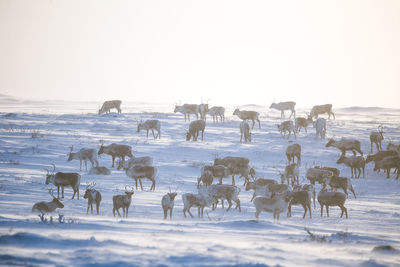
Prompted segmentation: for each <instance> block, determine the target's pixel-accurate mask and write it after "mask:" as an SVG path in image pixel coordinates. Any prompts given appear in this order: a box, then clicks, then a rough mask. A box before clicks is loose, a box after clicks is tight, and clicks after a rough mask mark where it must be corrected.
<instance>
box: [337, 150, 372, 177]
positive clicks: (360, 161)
mask: <svg viewBox="0 0 400 267" xmlns="http://www.w3.org/2000/svg"><path fill="white" fill-rule="evenodd" d="M340 163H343V164H344V165H346V166H348V167H350V168H351V178H353V172H354V176H356V177H357V178H360V175H361V170H362V173H363V177H365V176H364V172H365V160H364V157H363V156H354V155H353V156H351V157H346V156H345V155H343V154H342V155H341V156H340V158H339V159H338V160H337V161H336V164H340ZM357 170H358V175H357Z"/></svg>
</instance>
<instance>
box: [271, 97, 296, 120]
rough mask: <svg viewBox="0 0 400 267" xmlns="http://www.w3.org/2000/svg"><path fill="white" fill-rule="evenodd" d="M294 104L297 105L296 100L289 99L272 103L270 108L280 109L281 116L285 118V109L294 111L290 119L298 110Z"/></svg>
mask: <svg viewBox="0 0 400 267" xmlns="http://www.w3.org/2000/svg"><path fill="white" fill-rule="evenodd" d="M294 106H296V102H293V101H287V102H279V103H272V104H271V106H270V107H269V108H273V109H276V110H279V111H280V112H281V118H285V110H290V111H291V112H292V113H290V116H289V119H290V118H291V117H292V115H293V118H295V117H296V111H295V110H294Z"/></svg>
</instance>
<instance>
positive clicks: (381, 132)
mask: <svg viewBox="0 0 400 267" xmlns="http://www.w3.org/2000/svg"><path fill="white" fill-rule="evenodd" d="M378 133H379V134H380V135H381V138H382V140H383V126H382V124H381V125H379V126H378Z"/></svg>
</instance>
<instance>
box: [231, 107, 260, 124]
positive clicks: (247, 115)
mask: <svg viewBox="0 0 400 267" xmlns="http://www.w3.org/2000/svg"><path fill="white" fill-rule="evenodd" d="M233 115H236V116H238V117H239V118H240V119H241V120H243V121H245V120H251V121H252V122H253V125H252V126H251V129H253V128H254V121H257V122H258V128H261V124H260V119H259V116H260V113H258V112H256V111H247V110H239V109H238V108H237V109H235V111H234V112H233Z"/></svg>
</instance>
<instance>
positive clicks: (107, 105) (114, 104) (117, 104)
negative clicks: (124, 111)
mask: <svg viewBox="0 0 400 267" xmlns="http://www.w3.org/2000/svg"><path fill="white" fill-rule="evenodd" d="M112 108H115V109H117V110H118V113H121V100H110V101H104V103H103V106H101V108H100V109H99V115H100V114H103V113H106V114H107V113H110V110H111V109H112Z"/></svg>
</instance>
